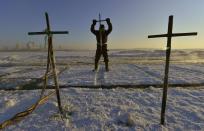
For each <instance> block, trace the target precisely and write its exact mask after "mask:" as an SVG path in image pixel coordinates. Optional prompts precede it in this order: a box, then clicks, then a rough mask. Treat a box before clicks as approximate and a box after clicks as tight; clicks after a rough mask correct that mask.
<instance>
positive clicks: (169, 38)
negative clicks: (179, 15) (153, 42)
mask: <svg viewBox="0 0 204 131" xmlns="http://www.w3.org/2000/svg"><path fill="white" fill-rule="evenodd" d="M172 32H173V16H169V24H168V32H167V34H161V35H150V36H148V38H159V37H167V49H166V64H165V74H164V85H163V96H162V106H161V121H160V123H161V124H162V125H164V122H165V111H166V101H167V91H168V77H169V62H170V55H171V39H172V37H179V36H192V35H197V32H191V33H172Z"/></svg>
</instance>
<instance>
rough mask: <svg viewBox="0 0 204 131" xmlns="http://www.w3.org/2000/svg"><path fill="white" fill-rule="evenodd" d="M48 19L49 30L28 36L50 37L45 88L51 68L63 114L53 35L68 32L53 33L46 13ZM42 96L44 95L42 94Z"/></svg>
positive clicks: (59, 106)
mask: <svg viewBox="0 0 204 131" xmlns="http://www.w3.org/2000/svg"><path fill="white" fill-rule="evenodd" d="M45 18H46V25H47V28H46V30H45V31H44V32H29V33H28V35H47V36H48V38H47V39H48V55H47V69H46V72H45V80H44V88H43V90H45V88H46V86H47V75H48V73H49V70H50V67H51V69H52V73H53V76H54V78H53V79H54V83H55V91H56V96H57V102H58V108H59V111H60V113H61V114H62V113H63V110H62V107H61V99H60V92H59V83H58V77H57V72H56V62H55V56H54V50H53V44H52V35H53V34H68V31H51V29H50V22H49V16H48V13H47V12H46V13H45ZM41 95H42V94H41Z"/></svg>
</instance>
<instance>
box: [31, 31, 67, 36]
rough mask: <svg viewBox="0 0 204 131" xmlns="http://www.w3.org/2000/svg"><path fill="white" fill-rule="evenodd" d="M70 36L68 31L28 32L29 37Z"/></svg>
mask: <svg viewBox="0 0 204 131" xmlns="http://www.w3.org/2000/svg"><path fill="white" fill-rule="evenodd" d="M49 34H69V32H68V31H50V32H45V31H44V32H28V35H49Z"/></svg>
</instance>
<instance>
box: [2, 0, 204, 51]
mask: <svg viewBox="0 0 204 131" xmlns="http://www.w3.org/2000/svg"><path fill="white" fill-rule="evenodd" d="M45 11H47V12H48V13H49V16H50V23H51V28H52V29H53V30H69V31H70V34H69V35H61V36H60V35H55V36H54V42H55V45H66V46H67V47H69V48H80V49H94V48H95V44H96V40H95V36H94V35H92V34H91V32H90V25H91V23H92V19H95V18H98V14H99V12H101V14H102V17H103V18H107V17H109V18H110V19H111V21H112V23H113V32H112V33H111V34H110V36H109V41H108V44H109V48H160V49H161V48H164V47H165V46H166V39H165V38H164V39H147V36H148V35H150V34H161V33H166V32H167V24H168V16H169V15H174V30H173V32H178V33H179V32H194V31H197V32H198V36H197V37H181V38H174V39H173V44H172V47H173V48H204V0H1V3H0V45H1V46H3V45H15V44H16V43H17V42H18V43H26V42H27V41H35V42H37V43H42V44H43V38H44V37H43V36H41V37H39V36H28V35H27V32H29V31H42V30H43V29H45V18H44V12H45Z"/></svg>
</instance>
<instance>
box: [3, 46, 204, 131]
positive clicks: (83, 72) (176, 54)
mask: <svg viewBox="0 0 204 131" xmlns="http://www.w3.org/2000/svg"><path fill="white" fill-rule="evenodd" d="M203 52H204V51H202V50H181V51H179V50H175V51H172V57H171V62H170V70H169V83H170V84H181V85H182V84H189V87H188V88H182V87H177V88H171V86H170V87H169V89H168V99H167V108H166V125H164V126H161V125H160V124H159V122H160V110H161V97H162V89H161V88H155V87H154V86H150V87H149V88H145V89H136V88H131V89H125V88H122V86H135V87H136V86H137V85H154V84H155V85H157V84H160V85H162V84H163V78H164V67H165V61H164V60H165V52H164V51H162V50H113V51H112V50H111V51H109V56H110V71H109V72H105V66H104V62H103V59H102V60H101V61H100V68H99V71H98V72H93V71H92V70H93V67H94V53H95V51H57V52H55V54H56V61H57V70H58V71H60V70H63V69H64V68H65V67H68V68H67V69H66V70H63V72H61V73H60V74H59V84H60V86H63V87H69V88H67V89H61V90H60V94H61V99H62V103H63V104H62V105H63V109H64V110H65V115H66V117H67V119H66V120H65V121H62V120H61V118H60V115H59V112H58V106H57V100H56V96H52V97H51V98H50V99H49V100H48V101H47V102H46V103H45V104H43V105H41V106H39V107H38V108H37V109H36V110H35V111H34V112H33V113H32V114H30V115H29V116H27V117H25V119H23V120H22V121H20V122H19V123H16V124H14V125H11V126H8V127H7V128H6V129H5V130H6V131H18V130H39V131H40V130H43V131H47V130H60V131H61V130H90V131H91V130H152V131H155V130H164V131H166V130H203V129H204V110H203V109H204V104H203V103H204V96H203V93H204V87H203V86H202V84H203V83H204V64H203V57H204V55H203V54H204V53H203ZM46 58H47V57H46V52H41V51H36V52H0V89H1V90H0V123H1V122H3V121H4V120H7V119H8V118H11V117H12V116H13V115H14V114H16V113H18V112H20V111H23V110H25V109H26V108H27V107H29V106H30V105H32V104H33V103H35V102H36V101H37V99H38V98H39V95H40V91H41V90H19V89H21V87H23V86H25V85H30V84H32V82H33V81H35V80H39V79H40V78H41V77H42V76H43V75H44V73H45V69H46ZM48 83H49V85H53V79H51V78H50V79H49V80H48ZM40 84H41V85H42V82H41V83H35V84H34V86H37V85H40ZM191 84H201V86H200V87H191V86H190V85H191ZM103 85H105V86H115V87H117V88H115V89H89V88H85V89H84V88H73V87H72V88H70V87H71V86H79V87H80V86H87V87H89V86H103ZM4 89H15V90H13V91H6V90H4ZM50 91H54V90H47V91H46V92H50Z"/></svg>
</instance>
